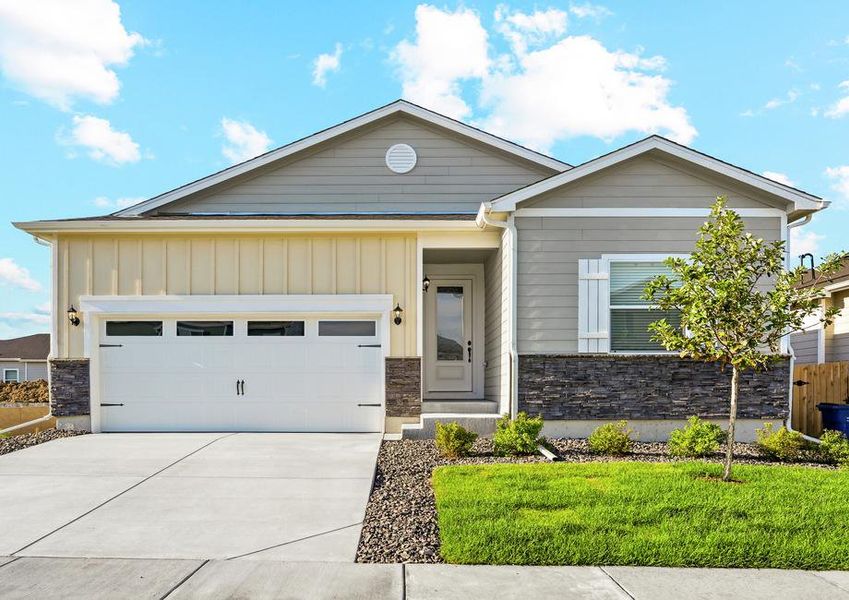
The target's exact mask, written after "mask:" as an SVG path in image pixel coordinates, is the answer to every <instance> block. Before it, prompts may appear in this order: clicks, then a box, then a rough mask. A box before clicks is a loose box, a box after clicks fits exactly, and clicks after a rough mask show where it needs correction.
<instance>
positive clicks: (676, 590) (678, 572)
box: [0, 557, 849, 600]
mask: <svg viewBox="0 0 849 600" xmlns="http://www.w3.org/2000/svg"><path fill="white" fill-rule="evenodd" d="M0 581H2V596H3V598H8V599H13V598H39V599H45V600H49V599H51V598H87V599H88V600H99V599H110V600H111V599H113V598H151V599H161V598H169V600H170V599H180V598H186V599H188V598H192V599H194V598H199V599H210V598H216V599H217V598H236V597H237V598H252V599H253V598H256V599H283V598H309V599H316V600H322V599H329V598H346V599H347V598H351V599H359V598H362V599H363V600H366V599H370V600H371V599H373V600H380V599H392V600H401V599H403V598H406V599H407V600H424V599H436V598H439V599H444V598H447V599H455V598H456V599H458V600H460V599H462V600H473V599H476V598H481V599H486V600H499V599H502V598H503V599H513V598H518V597H522V598H534V599H535V600H542V599H547V598H557V599H582V598H587V599H590V598H592V599H602V600H606V599H611V600H613V599H615V600H620V599H624V600H627V599H635V600H644V599H645V600H663V599H679V598H687V599H688V600H689V599H693V600H714V599H716V600H719V599H728V598H735V599H741V600H749V599H751V600H760V599H764V600H767V599H769V600H777V599H782V598H788V599H790V598H792V599H794V600H820V599H822V600H826V599H830V600H841V599H844V600H849V572H813V571H778V570H742V569H667V568H652V567H512V566H455V565H362V564H350V563H348V564H346V563H339V562H336V563H320V562H308V563H297V562H276V561H274V562H273V561H244V560H216V561H203V560H173V559H117V558H38V557H23V558H2V557H0Z"/></svg>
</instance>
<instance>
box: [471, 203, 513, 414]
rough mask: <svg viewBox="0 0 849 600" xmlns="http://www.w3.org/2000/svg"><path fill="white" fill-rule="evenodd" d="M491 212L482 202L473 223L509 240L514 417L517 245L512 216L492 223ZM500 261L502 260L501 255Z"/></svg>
mask: <svg viewBox="0 0 849 600" xmlns="http://www.w3.org/2000/svg"><path fill="white" fill-rule="evenodd" d="M491 212H492V202H482V203H481V206H480V209H479V210H478V215H477V217H475V223H476V224H477V226H478V227H480V228H481V229H485V228H486V227H487V226H491V227H498V228H499V229H504V230H506V231H507V235H508V236H509V238H510V416H511V417H515V416H516V414H517V413H518V410H519V390H518V372H519V353H518V350H517V345H516V318H517V310H516V301H517V297H518V272H517V271H518V256H517V250H518V244H517V241H518V240H517V232H516V222H515V219H514V215H512V214H511V215H510V216H509V217H508V218H507V221H494V220H492V219H490V218H489V214H490V213H491ZM501 260H502V261H503V260H504V256H503V255H502V258H501Z"/></svg>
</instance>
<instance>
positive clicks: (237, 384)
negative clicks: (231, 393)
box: [236, 379, 240, 396]
mask: <svg viewBox="0 0 849 600" xmlns="http://www.w3.org/2000/svg"><path fill="white" fill-rule="evenodd" d="M236 395H237V396H239V395H240V393H239V380H238V379H237V380H236Z"/></svg>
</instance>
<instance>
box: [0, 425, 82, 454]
mask: <svg viewBox="0 0 849 600" xmlns="http://www.w3.org/2000/svg"><path fill="white" fill-rule="evenodd" d="M85 433H88V432H87V431H68V430H64V429H45V430H44V431H39V432H38V433H25V434H23V435H16V436H13V437H9V438H0V454H8V453H9V452H14V451H15V450H23V449H24V448H29V447H30V446H37V445H38V444H43V443H44V442H49V441H51V440H58V439H59V438H66V437H73V436H75V435H83V434H85Z"/></svg>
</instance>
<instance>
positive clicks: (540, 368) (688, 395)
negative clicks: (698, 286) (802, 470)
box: [518, 354, 790, 420]
mask: <svg viewBox="0 0 849 600" xmlns="http://www.w3.org/2000/svg"><path fill="white" fill-rule="evenodd" d="M789 368H790V362H789V360H782V361H781V362H779V363H777V364H776V365H775V366H773V367H772V368H771V369H770V370H769V371H764V372H761V373H752V372H746V373H743V374H741V376H740V387H739V391H740V396H739V401H738V410H737V416H738V417H739V418H752V419H784V418H786V416H787V408H788V394H789V387H790V372H789ZM518 375H519V376H518V379H519V381H518V384H519V410H520V411H526V412H527V413H529V414H533V415H542V417H543V418H544V419H547V420H572V419H574V420H583V419H684V418H687V417H690V416H692V415H698V416H700V417H704V418H711V417H713V418H719V417H727V416H728V405H729V400H730V389H731V371H730V369H726V371H725V372H722V371H721V370H720V368H719V366H718V365H715V364H712V363H703V362H696V361H691V360H686V359H682V358H679V357H677V356H669V355H646V356H639V355H638V356H622V355H597V354H596V355H551V354H545V355H521V356H519V374H518Z"/></svg>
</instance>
